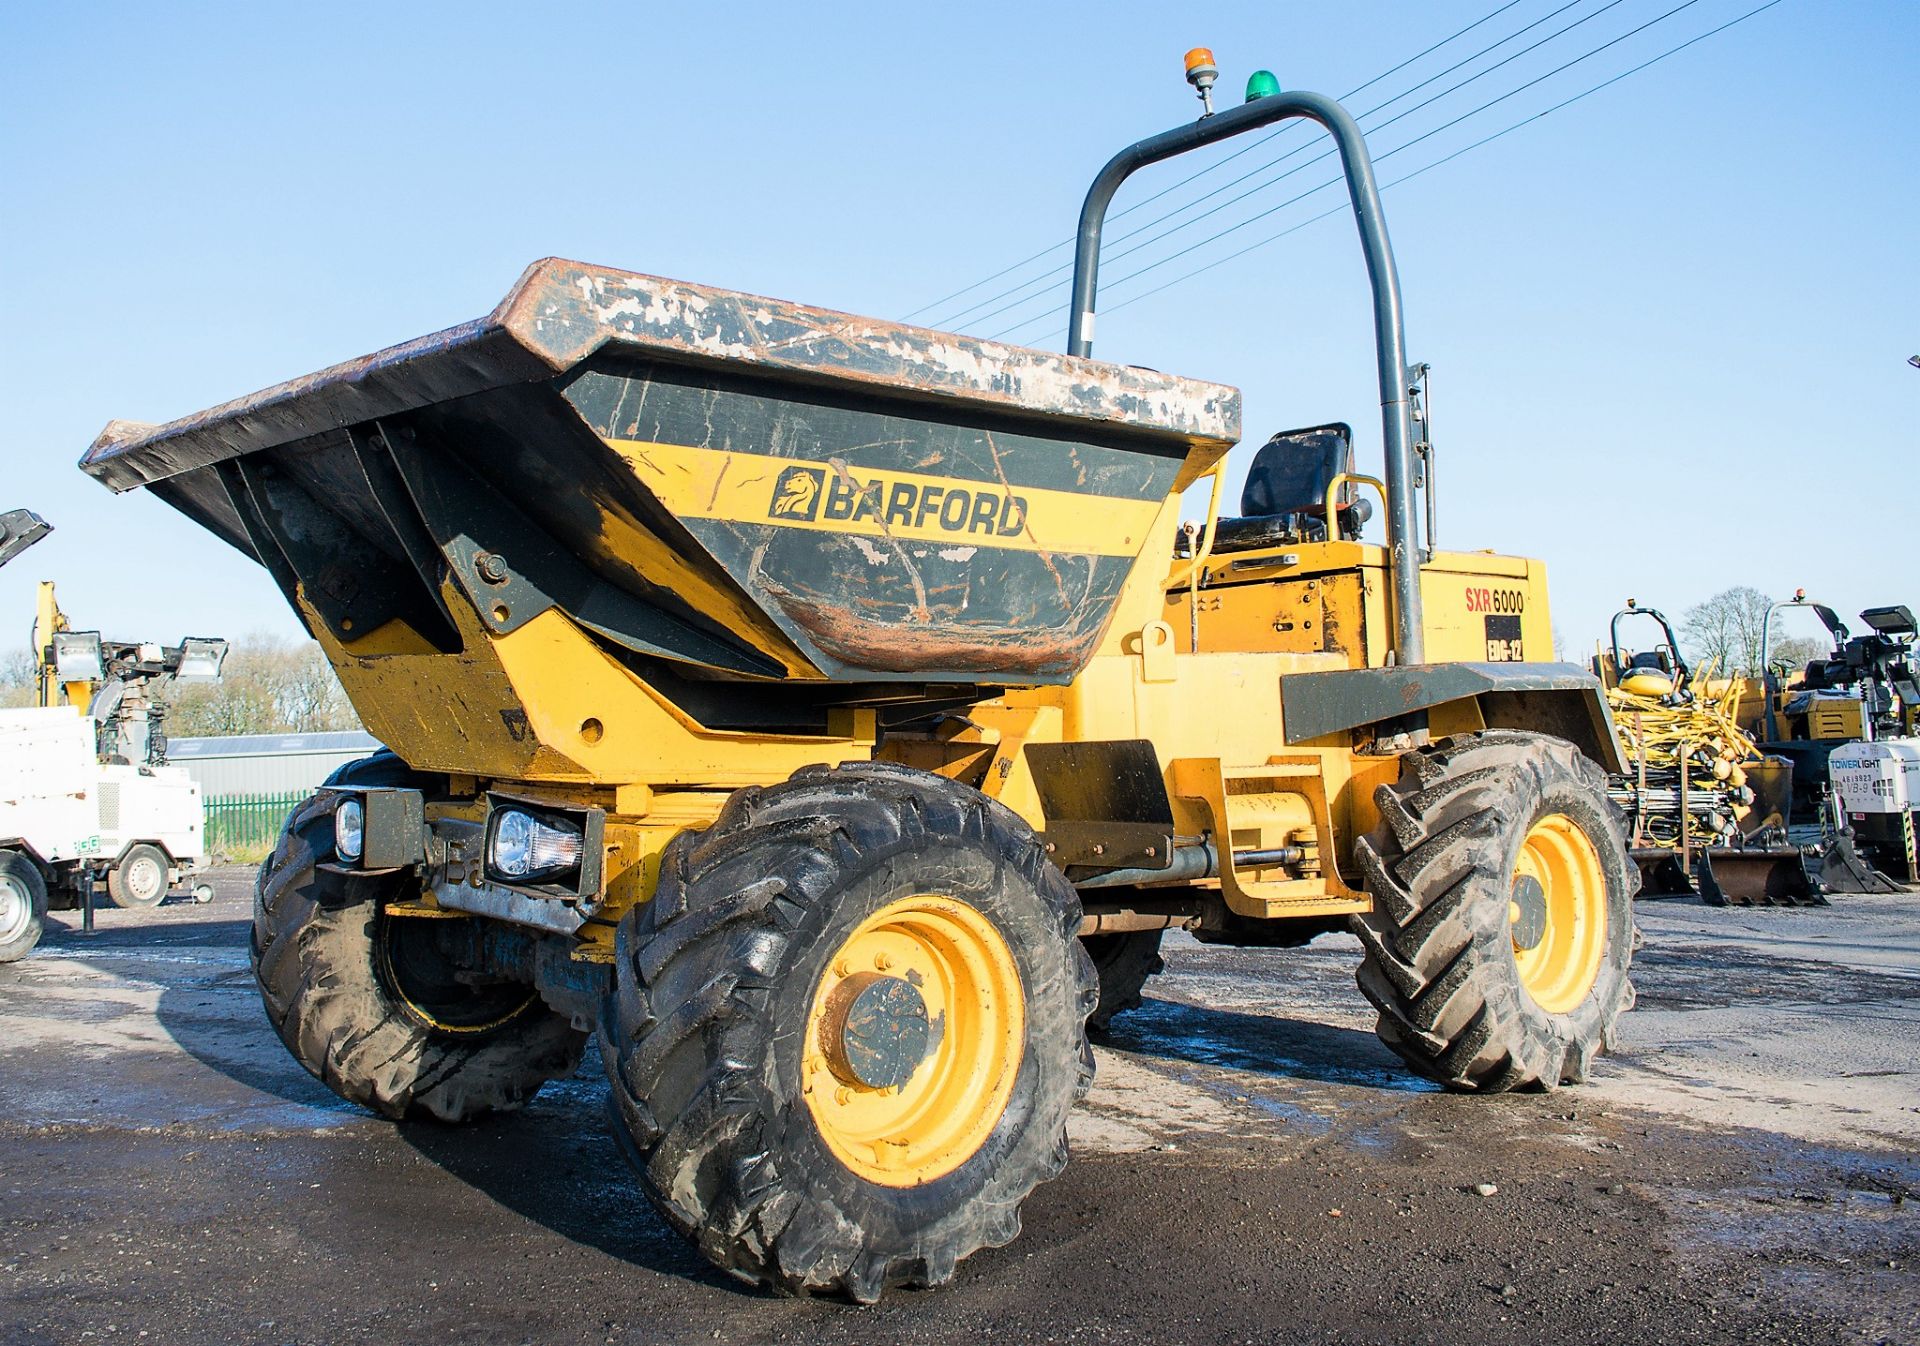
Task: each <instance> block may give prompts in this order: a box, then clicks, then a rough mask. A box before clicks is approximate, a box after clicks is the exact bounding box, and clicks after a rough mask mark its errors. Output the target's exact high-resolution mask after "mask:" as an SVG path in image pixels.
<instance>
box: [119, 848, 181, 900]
mask: <svg viewBox="0 0 1920 1346" xmlns="http://www.w3.org/2000/svg"><path fill="white" fill-rule="evenodd" d="M170 868H171V866H170V864H169V862H168V860H167V853H166V852H165V851H163V850H161V849H160V848H159V847H158V846H153V845H149V844H148V843H146V842H144V841H143V842H141V843H140V844H139V845H137V846H129V847H128V848H127V853H126V854H125V855H123V856H121V857H120V863H119V864H117V865H115V866H114V867H113V868H112V869H110V870H108V871H107V896H108V897H111V898H112V899H113V904H114V905H115V906H117V907H132V908H135V909H145V908H147V907H157V906H159V905H160V904H161V903H162V902H164V901H166V899H167V871H168V870H169V869H170Z"/></svg>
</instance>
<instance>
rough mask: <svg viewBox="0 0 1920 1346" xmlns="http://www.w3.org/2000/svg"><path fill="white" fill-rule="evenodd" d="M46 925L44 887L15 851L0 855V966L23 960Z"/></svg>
mask: <svg viewBox="0 0 1920 1346" xmlns="http://www.w3.org/2000/svg"><path fill="white" fill-rule="evenodd" d="M46 921H47V883H46V880H45V879H43V878H41V877H40V867H39V866H38V865H36V864H34V863H33V861H31V860H29V859H27V857H26V856H24V855H22V854H20V853H19V852H18V851H0V963H11V962H14V961H15V960H17V959H21V958H25V957H26V956H27V955H28V954H30V953H32V952H33V947H34V945H36V944H38V943H39V942H40V934H41V932H42V931H43V930H44V929H45V928H46Z"/></svg>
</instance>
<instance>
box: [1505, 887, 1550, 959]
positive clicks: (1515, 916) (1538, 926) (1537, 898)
mask: <svg viewBox="0 0 1920 1346" xmlns="http://www.w3.org/2000/svg"><path fill="white" fill-rule="evenodd" d="M1507 919H1508V920H1509V921H1511V922H1512V923H1513V947H1514V948H1516V949H1521V950H1526V949H1537V948H1539V947H1540V941H1541V940H1543V939H1545V938H1546V937H1547V890H1546V887H1545V886H1544V885H1543V884H1542V883H1541V882H1540V880H1538V879H1536V878H1535V877H1534V876H1533V875H1531V874H1522V875H1520V876H1519V877H1518V878H1516V879H1515V880H1514V881H1513V895H1512V896H1511V897H1510V898H1509V899H1508V900H1507Z"/></svg>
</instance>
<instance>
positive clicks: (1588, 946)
mask: <svg viewBox="0 0 1920 1346" xmlns="http://www.w3.org/2000/svg"><path fill="white" fill-rule="evenodd" d="M1507 915H1508V919H1509V921H1510V922H1511V924H1512V927H1513V961H1514V963H1515V964H1516V965H1517V966H1518V967H1519V969H1520V984H1521V985H1522V986H1524V987H1526V988H1527V994H1528V995H1530V996H1532V997H1533V1000H1534V1003H1535V1004H1537V1005H1538V1006H1540V1008H1541V1009H1543V1010H1545V1011H1547V1013H1549V1014H1565V1013H1567V1012H1568V1011H1570V1010H1572V1009H1573V1008H1574V1007H1575V1006H1577V1005H1579V1003H1580V1002H1581V1001H1582V1000H1585V999H1586V998H1587V994H1588V992H1590V991H1592V990H1593V984H1594V983H1595V982H1596V981H1598V980H1599V978H1600V963H1601V960H1602V958H1604V956H1605V954H1606V948H1607V874H1606V870H1605V869H1604V868H1602V867H1601V864H1600V852H1599V851H1597V850H1596V849H1594V845H1593V842H1592V840H1591V839H1589V838H1588V836H1587V834H1586V833H1585V832H1584V831H1582V830H1581V829H1580V825H1579V824H1578V823H1576V822H1574V820H1573V819H1571V818H1569V817H1568V816H1567V815H1566V814H1564V813H1549V814H1548V815H1547V816H1546V817H1544V818H1542V819H1540V821H1539V822H1537V823H1535V824H1534V825H1533V826H1532V827H1531V828H1529V829H1528V830H1527V835H1526V837H1525V838H1524V839H1523V840H1522V841H1521V843H1520V856H1519V859H1518V860H1516V861H1515V862H1514V866H1513V892H1512V894H1511V896H1510V898H1509V902H1508V908H1507Z"/></svg>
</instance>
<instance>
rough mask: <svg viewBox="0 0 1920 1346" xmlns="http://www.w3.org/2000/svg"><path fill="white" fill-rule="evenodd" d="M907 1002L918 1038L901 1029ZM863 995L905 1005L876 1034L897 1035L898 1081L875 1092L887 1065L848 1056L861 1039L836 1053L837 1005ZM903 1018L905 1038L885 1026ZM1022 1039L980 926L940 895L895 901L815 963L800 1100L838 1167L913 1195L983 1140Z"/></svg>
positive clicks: (994, 949)
mask: <svg viewBox="0 0 1920 1346" xmlns="http://www.w3.org/2000/svg"><path fill="white" fill-rule="evenodd" d="M908 987H911V988H912V990H911V991H909V990H907V988H908ZM916 996H917V999H918V1002H919V1003H920V1004H923V1005H924V1011H925V1032H924V1037H922V1036H921V1034H920V1029H919V1028H918V1027H917V1026H915V1025H914V1023H913V1017H914V1015H917V1013H918V1006H917V1005H915V1004H914V1001H915V998H916ZM863 998H864V999H865V1001H866V1002H868V1003H871V1002H872V1001H873V1000H875V999H876V998H877V999H879V1000H881V1001H883V1002H885V1003H887V1004H889V1005H892V1006H894V1007H896V1008H897V1007H899V1006H903V1005H904V1006H906V1007H907V1008H908V1009H909V1010H910V1011H911V1013H909V1014H907V1015H905V1016H903V1018H901V1019H900V1020H898V1021H894V1020H888V1021H885V1022H884V1023H883V1024H882V1029H883V1031H882V1032H881V1033H880V1034H879V1035H878V1036H879V1037H880V1038H882V1039H884V1040H883V1041H880V1042H879V1046H880V1047H881V1049H882V1050H883V1051H884V1050H885V1049H886V1048H887V1047H888V1046H889V1045H890V1044H891V1043H892V1042H894V1041H896V1040H897V1039H898V1038H899V1037H901V1036H904V1037H906V1038H907V1039H909V1040H910V1042H911V1044H912V1047H911V1048H910V1052H909V1054H908V1055H906V1056H903V1057H899V1058H895V1059H891V1060H889V1062H888V1063H887V1064H888V1065H891V1066H892V1067H894V1068H895V1070H894V1073H895V1074H896V1075H898V1076H901V1077H903V1078H904V1082H903V1083H899V1084H897V1085H891V1086H889V1085H885V1084H881V1085H878V1086H876V1085H875V1084H874V1083H873V1081H874V1080H875V1079H877V1078H878V1079H884V1078H886V1076H887V1069H886V1067H885V1066H882V1067H880V1068H878V1069H876V1068H874V1067H873V1065H872V1062H871V1058H870V1057H866V1056H862V1055H861V1053H860V1052H859V1051H858V1050H855V1049H857V1048H859V1047H860V1046H861V1045H862V1044H861V1043H860V1042H858V1041H856V1042H855V1043H854V1044H853V1046H854V1049H850V1047H849V1039H848V1036H847V1034H848V1032H849V1009H848V1007H849V1004H850V1002H851V1003H858V1002H860V1001H861V1000H862V999H863ZM854 1015H855V1017H857V1016H858V1011H857V1010H856V1011H855V1012H854ZM869 1022H870V1020H869ZM902 1023H903V1024H904V1025H905V1027H906V1028H907V1029H909V1030H911V1031H909V1032H907V1033H905V1034H889V1033H887V1032H886V1031H884V1030H886V1029H888V1028H890V1027H898V1026H900V1024H902ZM921 1042H924V1048H921V1047H920V1043H921ZM1025 1042H1026V998H1025V995H1024V994H1023V991H1022V988H1021V984H1020V969H1019V967H1018V965H1016V964H1015V962H1014V961H1013V954H1012V952H1011V951H1010V950H1009V949H1008V947H1007V942H1006V940H1005V939H1004V938H1003V937H1002V936H1001V934H1000V932H999V931H998V930H997V929H995V928H994V925H993V923H992V922H991V921H989V920H988V919H987V918H986V917H985V916H983V915H981V914H980V913H979V912H977V911H975V910H974V909H973V908H972V907H969V906H967V905H966V904H965V903H964V902H957V901H954V900H953V899H951V898H947V897H940V896H936V895H931V894H921V895H917V896H914V897H905V898H901V899H900V900H899V901H897V902H891V903H888V904H887V905H886V906H884V907H882V908H881V909H880V910H879V911H876V912H874V913H873V914H872V915H871V916H869V917H867V919H866V920H864V921H862V922H861V923H860V924H859V926H858V927H857V928H855V929H854V931H853V932H852V933H851V934H849V935H848V936H847V938H846V940H845V942H844V943H842V944H841V945H840V947H839V948H838V949H837V950H835V951H834V954H833V957H832V958H831V959H829V960H828V963H827V968H826V971H825V972H824V973H822V974H821V978H820V984H819V986H818V987H817V988H815V990H814V995H813V1004H812V1007H811V1009H810V1011H809V1012H808V1015H807V1037H806V1045H805V1055H804V1057H803V1059H802V1066H801V1070H802V1080H801V1092H802V1095H803V1096H804V1097H805V1098H806V1101H807V1111H808V1112H809V1113H811V1114H812V1117H813V1122H814V1126H815V1127H816V1128H817V1129H818V1130H819V1133H820V1138H821V1139H822V1140H824V1141H825V1142H826V1145H827V1148H828V1149H830V1150H831V1151H832V1152H833V1154H834V1156H835V1157H836V1158H837V1159H839V1160H840V1162H841V1163H843V1164H845V1165H846V1166H847V1167H848V1168H849V1169H851V1170H853V1172H855V1173H857V1174H859V1175H860V1176H861V1177H862V1178H865V1179H866V1180H867V1181H868V1182H873V1183H878V1184H880V1185H882V1186H886V1187H913V1186H917V1185H918V1184H921V1183H927V1182H932V1181H934V1180H935V1179H936V1178H940V1177H943V1176H945V1175H946V1174H948V1173H951V1172H953V1170H954V1169H956V1168H959V1167H960V1165H962V1164H964V1163H965V1162H966V1161H967V1160H968V1158H969V1157H971V1156H972V1155H973V1154H974V1152H975V1151H977V1150H978V1149H979V1148H980V1147H981V1145H983V1144H985V1143H986V1140H987V1137H988V1136H989V1135H991V1134H992V1133H993V1128H994V1126H995V1125H996V1124H997V1123H998V1122H999V1120H1000V1116H1001V1114H1002V1113H1003V1112H1005V1111H1006V1106H1007V1100H1008V1098H1010V1097H1011V1096H1012V1094H1013V1082H1014V1077H1015V1076H1016V1075H1018V1074H1019V1071H1020V1061H1021V1056H1022V1052H1023V1048H1024V1044H1025ZM909 1071H910V1073H908V1072H909Z"/></svg>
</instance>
